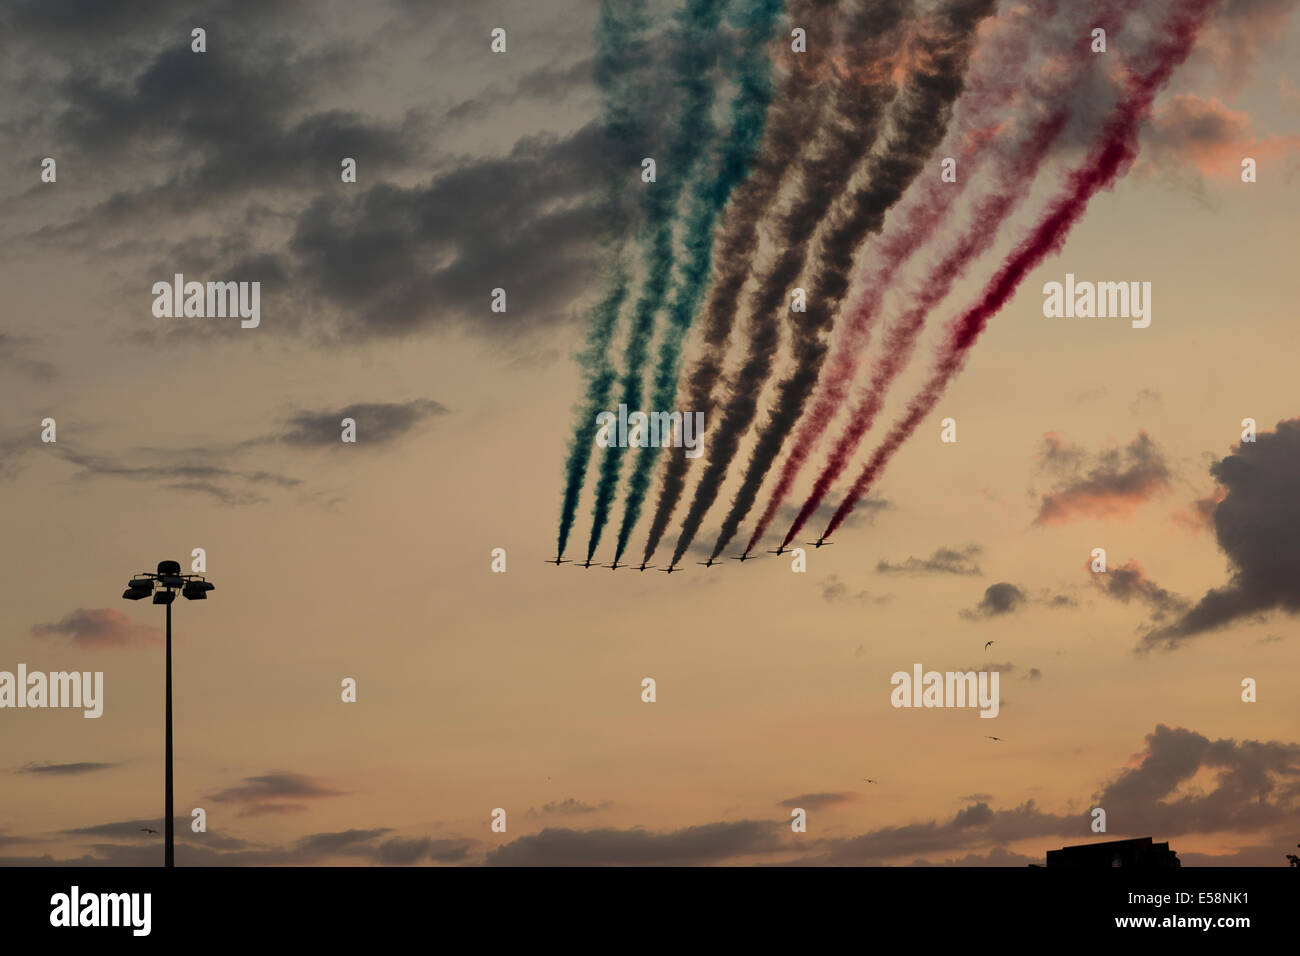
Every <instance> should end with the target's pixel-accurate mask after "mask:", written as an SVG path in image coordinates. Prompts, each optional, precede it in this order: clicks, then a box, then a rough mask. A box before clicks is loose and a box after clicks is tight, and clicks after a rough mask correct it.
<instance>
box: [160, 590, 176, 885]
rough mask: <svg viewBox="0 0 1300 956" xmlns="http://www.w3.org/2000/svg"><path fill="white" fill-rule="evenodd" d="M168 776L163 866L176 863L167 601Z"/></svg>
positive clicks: (170, 635)
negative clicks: (165, 842)
mask: <svg viewBox="0 0 1300 956" xmlns="http://www.w3.org/2000/svg"><path fill="white" fill-rule="evenodd" d="M163 773H164V775H165V776H166V777H167V793H166V795H165V796H164V797H163V812H164V813H165V814H166V817H165V818H164V825H165V827H166V829H165V830H164V832H165V833H166V834H167V836H166V840H167V851H166V856H165V858H164V860H163V866H175V865H176V833H175V820H176V815H175V814H174V813H172V605H171V601H168V602H167V760H166V761H165V769H164V771H163Z"/></svg>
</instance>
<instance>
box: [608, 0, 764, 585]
mask: <svg viewBox="0 0 1300 956" xmlns="http://www.w3.org/2000/svg"><path fill="white" fill-rule="evenodd" d="M783 6H784V0H747V2H746V3H745V4H744V7H743V8H742V9H741V10H740V11H739V12H738V13H739V15H738V16H737V17H736V18H735V19H736V20H737V21H738V23H739V26H740V30H741V45H740V49H739V50H738V51H737V54H736V60H737V65H738V66H739V68H740V77H739V82H738V85H739V91H738V92H737V93H736V95H735V97H734V98H733V99H732V104H731V123H730V136H729V138H728V140H727V142H726V144H725V146H724V148H723V149H722V152H721V155H720V156H719V157H718V161H717V171H716V173H715V175H714V177H713V179H712V180H709V179H707V178H701V179H700V180H699V181H698V182H697V184H696V188H695V190H694V192H693V195H692V202H691V209H690V213H689V216H688V218H687V224H686V230H685V231H686V234H685V240H684V244H685V247H686V250H685V251H686V255H685V260H684V261H683V262H681V263H679V264H678V274H677V280H676V283H675V284H674V287H673V298H672V302H671V303H670V304H669V306H668V326H667V328H666V329H665V331H664V339H663V341H662V343H660V347H659V359H658V363H657V364H656V366H655V371H654V387H653V390H652V392H651V397H650V408H651V410H652V411H660V410H666V409H668V408H669V407H671V405H672V402H673V399H674V397H675V396H676V394H677V374H678V371H679V368H680V365H681V355H682V345H683V343H684V341H685V338H686V333H687V332H688V331H689V330H690V327H691V322H692V320H693V319H694V318H695V311H696V307H697V306H698V305H699V302H700V297H701V295H703V292H704V285H705V282H706V280H707V279H708V277H709V268H710V265H711V263H712V242H713V224H714V222H715V221H716V220H717V217H718V214H719V213H720V212H721V211H722V208H723V206H725V205H726V202H727V198H728V197H729V196H730V195H731V190H732V188H733V187H734V186H735V185H736V183H738V182H740V181H741V180H743V179H744V178H745V176H746V174H747V173H748V172H749V166H750V160H751V158H752V156H753V153H754V149H755V147H756V146H757V145H758V142H759V139H760V137H761V136H762V135H763V125H764V120H765V118H766V116H767V108H768V104H769V102H770V101H771V99H772V79H771V75H772V65H771V61H770V60H769V59H768V56H767V45H768V43H769V42H770V41H771V38H772V31H773V28H774V27H775V25H776V22H777V17H778V15H779V14H780V12H781V8H782V7H783ZM688 414H689V412H688ZM659 451H660V449H659V448H658V447H653V446H650V445H646V446H645V447H644V448H642V449H641V451H640V453H639V454H638V456H637V459H636V463H635V465H634V467H633V470H632V475H631V477H630V478H629V479H628V488H627V495H626V498H625V499H624V505H623V521H622V524H621V525H620V526H619V531H618V543H617V546H616V547H615V550H614V561H615V562H617V561H618V559H619V558H621V557H622V556H623V551H624V549H625V548H626V547H627V541H628V538H629V537H630V536H631V534H632V528H633V527H634V526H635V525H636V522H637V519H638V518H639V517H640V515H641V505H642V502H644V500H645V495H646V492H647V491H648V490H649V488H650V474H651V471H652V469H653V468H654V463H655V461H656V460H657V458H658V454H659ZM683 457H685V456H683Z"/></svg>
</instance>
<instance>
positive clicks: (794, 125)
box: [642, 0, 869, 561]
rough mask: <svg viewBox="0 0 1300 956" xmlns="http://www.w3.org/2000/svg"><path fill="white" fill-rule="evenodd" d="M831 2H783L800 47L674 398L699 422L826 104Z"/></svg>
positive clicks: (741, 190)
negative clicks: (800, 31) (767, 225)
mask: <svg viewBox="0 0 1300 956" xmlns="http://www.w3.org/2000/svg"><path fill="white" fill-rule="evenodd" d="M837 2H838V0H795V2H794V3H793V4H792V5H791V10H790V15H791V21H792V22H793V23H794V24H795V25H796V26H802V27H804V29H805V31H806V34H807V37H808V43H809V47H808V51H807V52H806V53H803V54H799V55H796V56H795V57H794V64H793V66H792V67H791V70H790V73H789V74H788V75H787V76H786V78H785V80H784V82H783V83H782V84H781V90H780V93H779V94H778V95H777V96H776V98H775V101H774V105H773V108H772V115H771V116H770V117H769V118H768V121H767V129H766V132H765V135H764V140H763V147H762V148H761V149H760V150H759V153H758V156H757V157H756V158H755V160H754V168H753V171H752V172H751V173H750V175H749V178H748V179H746V180H744V181H743V182H742V183H741V184H740V185H739V187H738V188H737V189H736V191H735V193H734V194H733V195H732V198H731V202H730V205H728V207H727V210H726V214H725V217H724V220H723V230H722V234H721V235H720V236H719V238H718V250H717V255H716V256H715V257H714V263H715V267H714V276H713V282H712V284H711V285H710V287H709V293H708V296H707V298H706V300H705V305H704V310H703V313H702V317H701V320H700V335H701V338H702V339H703V345H704V351H703V354H702V355H701V356H700V357H699V358H698V359H697V360H696V362H695V363H694V364H693V365H692V368H691V371H690V372H689V373H688V374H687V378H686V398H685V401H684V402H682V403H679V404H680V405H681V407H683V408H685V409H687V410H690V411H702V412H704V413H705V420H706V421H707V420H709V419H710V418H711V417H712V413H713V388H714V385H715V384H716V383H717V381H718V378H719V377H720V376H721V374H722V363H723V360H724V358H725V357H726V352H727V344H728V342H729V340H730V338H731V327H732V321H733V319H734V317H735V312H736V303H737V301H738V300H739V298H740V291H741V288H742V287H743V286H744V284H745V280H746V278H748V276H749V273H750V267H751V264H752V261H753V257H754V253H755V252H756V250H757V248H758V223H759V220H760V219H761V218H762V217H763V216H764V215H766V213H767V212H768V210H769V208H770V207H771V204H772V203H773V202H774V201H775V199H776V195H777V192H778V190H779V189H780V186H781V183H782V182H783V180H784V178H785V174H786V171H787V170H788V168H789V167H790V165H791V164H792V163H793V162H794V160H795V158H796V157H797V156H798V155H799V153H800V151H801V150H802V149H803V147H804V144H805V143H807V142H808V141H809V139H810V138H811V137H812V134H813V131H814V130H815V129H816V128H817V124H818V122H819V119H820V116H821V114H822V111H823V109H824V107H825V105H826V102H825V100H826V95H825V94H826V93H827V89H826V88H825V87H824V86H822V85H821V84H819V82H818V80H819V78H820V76H821V74H822V69H823V67H824V65H825V62H826V50H827V48H828V47H829V43H827V42H823V37H827V36H828V35H829V32H830V25H831V20H832V17H833V15H834V9H835V4H836V3H837ZM859 2H860V3H866V2H869V0H859ZM664 460H665V462H666V467H665V469H664V476H663V482H662V485H661V487H660V490H659V498H658V501H657V503H656V505H655V514H654V518H653V519H652V521H651V523H650V533H649V537H648V539H647V541H646V546H645V553H644V555H643V557H642V560H643V561H649V560H650V558H651V557H652V556H653V555H654V552H655V549H656V548H658V546H659V542H660V540H661V539H662V538H663V534H664V531H665V530H667V527H668V521H669V519H670V518H671V517H672V514H673V511H674V509H675V508H676V507H677V502H678V500H679V499H680V498H681V494H682V489H683V488H684V487H685V484H686V471H687V469H688V468H689V467H690V463H691V459H689V458H687V457H686V456H685V455H668V456H666V458H665V459H664Z"/></svg>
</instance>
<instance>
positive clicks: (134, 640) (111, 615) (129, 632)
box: [31, 607, 162, 650]
mask: <svg viewBox="0 0 1300 956" xmlns="http://www.w3.org/2000/svg"><path fill="white" fill-rule="evenodd" d="M31 633H32V636H33V637H49V636H52V635H53V636H58V637H67V638H70V639H71V641H72V643H73V644H75V645H77V646H79V647H85V648H89V649H92V650H103V649H105V648H110V647H144V646H147V645H151V644H157V643H159V642H160V641H161V640H162V629H161V628H159V627H157V626H154V625H148V624H137V623H136V622H135V621H133V620H131V618H129V617H127V615H125V614H123V613H122V612H121V611H115V610H113V609H112V608H107V607H103V608H80V607H79V608H77V609H76V610H75V611H72V612H71V613H70V614H68V615H66V616H65V617H64V618H63V619H62V620H60V621H57V622H55V623H54V624H36V625H34V626H33V627H32V629H31Z"/></svg>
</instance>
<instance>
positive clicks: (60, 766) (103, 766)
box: [14, 761, 121, 777]
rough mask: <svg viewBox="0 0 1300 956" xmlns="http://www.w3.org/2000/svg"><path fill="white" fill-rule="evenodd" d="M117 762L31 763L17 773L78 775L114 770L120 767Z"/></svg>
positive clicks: (58, 775) (54, 775)
mask: <svg viewBox="0 0 1300 956" xmlns="http://www.w3.org/2000/svg"><path fill="white" fill-rule="evenodd" d="M120 766H121V764H116V763H91V762H88V761H83V762H81V763H29V764H25V765H24V766H22V767H19V768H18V769H17V770H16V771H14V772H15V773H34V774H39V775H48V776H51V777H76V776H80V775H81V774H83V773H94V772H95V771H97V770H112V769H113V768H114V767H120Z"/></svg>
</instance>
